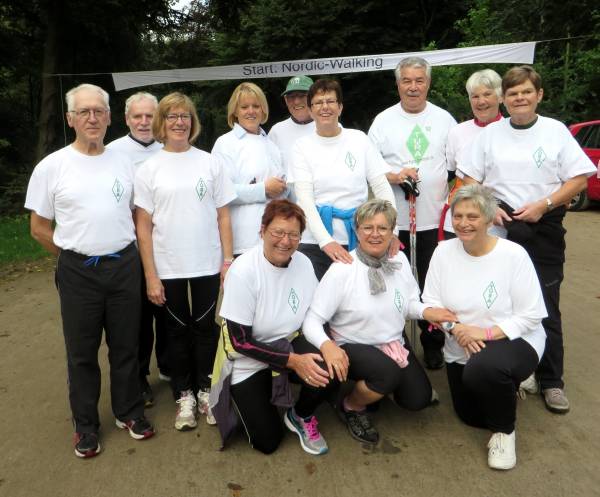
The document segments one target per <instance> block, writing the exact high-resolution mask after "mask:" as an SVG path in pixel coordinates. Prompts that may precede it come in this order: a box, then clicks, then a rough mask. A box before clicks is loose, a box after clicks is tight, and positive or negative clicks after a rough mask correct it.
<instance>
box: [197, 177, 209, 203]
mask: <svg viewBox="0 0 600 497" xmlns="http://www.w3.org/2000/svg"><path fill="white" fill-rule="evenodd" d="M206 190H207V188H206V183H205V182H204V180H203V179H202V178H200V179H199V180H198V183H197V184H196V193H197V194H198V198H199V199H200V200H202V199H203V198H204V195H205V194H206Z"/></svg>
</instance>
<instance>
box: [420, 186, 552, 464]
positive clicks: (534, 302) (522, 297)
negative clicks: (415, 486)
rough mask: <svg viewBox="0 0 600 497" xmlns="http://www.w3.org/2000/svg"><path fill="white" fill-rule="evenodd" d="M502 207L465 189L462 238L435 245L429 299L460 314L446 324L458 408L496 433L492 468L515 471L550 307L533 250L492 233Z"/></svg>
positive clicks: (456, 222) (458, 220) (458, 225)
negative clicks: (519, 414) (522, 406)
mask: <svg viewBox="0 0 600 497" xmlns="http://www.w3.org/2000/svg"><path fill="white" fill-rule="evenodd" d="M496 207H497V205H496V200H495V199H494V197H493V196H492V194H491V192H490V190H488V189H486V188H485V187H482V186H480V185H469V186H465V187H462V188H461V189H460V190H458V192H457V193H456V195H455V197H454V199H453V200H452V204H451V209H452V226H453V228H454V231H455V233H456V236H457V237H458V238H456V239H454V240H448V241H446V242H443V243H442V244H441V245H439V246H438V247H437V249H436V250H435V252H434V254H433V257H432V259H431V263H430V265H429V271H428V273H427V280H426V284H425V290H424V292H423V301H424V302H426V303H429V304H431V305H440V306H445V307H447V308H448V309H451V310H452V311H453V312H454V313H455V314H456V316H457V318H458V319H457V320H456V321H454V322H451V323H446V324H445V326H444V328H445V329H446V330H447V334H446V343H445V345H444V357H445V360H446V364H447V368H446V372H447V375H448V383H449V386H450V393H451V395H452V402H453V404H454V410H455V411H456V413H457V414H458V416H459V417H460V419H461V420H462V421H464V422H465V423H467V424H468V425H471V426H475V427H478V428H487V429H489V430H491V431H492V432H493V435H492V437H491V439H490V441H489V444H488V448H489V452H488V464H489V466H490V467H491V468H494V469H511V468H513V467H514V466H515V464H516V462H517V458H516V453H515V419H516V408H517V405H516V402H517V390H518V388H519V384H520V382H521V381H523V380H524V379H525V378H527V377H528V376H529V375H530V374H531V373H532V372H533V371H535V369H536V367H537V365H538V363H539V361H540V357H542V353H543V352H544V344H545V341H546V335H545V333H544V329H543V328H542V325H541V322H542V319H543V318H544V317H545V316H546V308H545V307H544V300H543V298H542V292H541V289H540V284H539V282H538V278H537V276H536V273H535V269H534V267H533V264H532V262H531V260H530V259H529V256H528V255H527V252H525V250H524V249H523V248H522V247H521V246H519V245H517V244H516V243H513V242H510V241H508V240H504V239H499V238H496V237H495V236H491V235H489V234H488V228H489V227H490V226H491V225H492V221H493V219H494V216H495V214H496Z"/></svg>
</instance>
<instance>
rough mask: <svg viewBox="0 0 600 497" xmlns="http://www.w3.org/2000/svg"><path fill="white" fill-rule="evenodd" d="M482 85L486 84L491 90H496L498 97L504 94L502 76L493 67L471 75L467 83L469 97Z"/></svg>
mask: <svg viewBox="0 0 600 497" xmlns="http://www.w3.org/2000/svg"><path fill="white" fill-rule="evenodd" d="M480 86H485V87H486V88H489V89H490V90H494V91H495V92H496V95H497V96H498V97H501V96H502V78H501V77H500V75H499V74H498V73H497V72H496V71H494V70H492V69H482V70H481V71H477V72H474V73H473V74H471V76H469V79H467V84H466V85H465V87H466V88H467V93H468V94H469V97H470V96H471V95H472V94H473V92H474V91H475V90H476V89H477V88H479V87H480Z"/></svg>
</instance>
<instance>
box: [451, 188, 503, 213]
mask: <svg viewBox="0 0 600 497" xmlns="http://www.w3.org/2000/svg"><path fill="white" fill-rule="evenodd" d="M466 200H468V201H470V202H473V203H474V204H475V205H476V206H477V207H478V208H479V212H481V214H483V217H484V218H485V220H486V222H488V223H491V222H492V221H493V220H494V217H495V216H496V208H497V207H498V201H497V200H496V198H495V197H494V195H493V194H492V190H490V189H489V188H486V187H485V186H483V185H480V184H478V183H473V184H471V185H465V186H463V187H461V188H460V189H459V190H458V191H457V192H456V193H455V194H454V198H453V199H452V202H450V210H451V212H452V213H453V214H454V207H455V206H456V204H458V203H459V202H464V201H466Z"/></svg>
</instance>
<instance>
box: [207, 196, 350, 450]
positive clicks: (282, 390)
mask: <svg viewBox="0 0 600 497" xmlns="http://www.w3.org/2000/svg"><path fill="white" fill-rule="evenodd" d="M305 223H306V222H305V218H304V213H303V212H302V209H300V207H298V206H297V205H296V204H294V203H292V202H290V201H289V200H272V201H271V202H269V203H268V204H267V206H266V208H265V211H264V213H263V216H262V219H261V227H260V237H261V238H262V241H263V243H262V244H260V245H256V246H255V247H254V248H252V249H251V250H249V251H248V252H245V253H244V254H242V255H241V256H240V257H238V258H236V260H235V261H234V263H233V264H232V266H231V268H230V270H229V271H228V273H227V277H226V279H225V288H224V294H223V303H222V305H221V317H223V319H224V320H225V321H226V326H227V331H228V336H227V338H228V340H226V341H228V342H230V343H231V346H232V348H233V351H231V352H229V353H228V354H227V359H225V360H224V363H223V365H222V367H221V368H219V370H218V372H217V373H216V374H214V375H213V379H214V380H213V381H217V380H216V379H217V377H218V383H219V386H218V387H217V386H216V385H215V386H213V391H212V394H211V405H213V406H214V413H215V416H216V418H217V422H218V424H219V429H220V430H221V434H222V437H223V439H224V440H225V439H227V437H228V435H229V434H230V433H231V431H232V429H233V428H232V427H231V426H230V420H231V416H232V415H231V412H232V411H231V410H232V409H233V406H235V412H237V414H238V415H239V417H240V418H241V421H242V424H243V426H244V428H245V430H246V433H247V435H248V439H249V441H250V444H251V445H252V447H254V448H255V449H257V450H259V451H260V452H263V453H265V454H270V453H271V452H273V451H275V449H277V447H278V446H279V443H280V442H281V440H282V438H283V433H284V430H283V423H282V421H281V417H280V416H279V411H278V409H277V406H280V407H287V408H288V410H287V412H286V414H285V415H284V422H285V425H286V426H287V427H288V429H290V430H291V431H292V432H294V433H296V434H297V435H298V437H299V438H300V444H301V446H302V448H303V449H304V450H305V451H306V452H308V453H310V454H315V455H318V454H324V453H325V452H327V450H328V449H327V443H326V442H325V439H324V438H323V437H322V436H321V434H320V433H319V430H318V428H317V424H318V423H317V419H316V417H315V416H314V412H315V409H316V408H317V406H318V405H319V404H320V403H321V401H322V400H323V399H324V397H325V396H326V395H327V393H328V386H330V385H331V384H332V383H331V381H330V374H331V371H329V372H328V371H327V370H325V369H324V365H323V362H322V361H323V360H322V358H321V356H320V354H319V351H318V350H317V349H316V348H315V347H312V346H311V345H310V344H309V343H308V342H306V340H305V339H304V338H303V337H302V336H301V335H298V333H297V331H298V330H299V329H300V327H301V325H302V321H303V320H304V316H305V315H306V311H307V309H308V306H309V305H310V302H311V300H312V297H313V293H314V290H315V288H316V286H317V279H316V278H315V273H314V271H313V269H312V266H311V263H310V261H309V260H308V259H307V258H306V256H304V255H303V254H301V253H297V252H296V249H297V247H298V243H299V242H300V237H301V235H302V232H303V231H304V227H305ZM344 360H345V359H344ZM217 363H218V362H217ZM345 364H347V360H345ZM217 367H218V366H217ZM288 378H289V379H290V380H292V381H294V382H296V383H300V384H301V389H300V396H299V398H298V400H297V402H296V403H295V405H294V403H293V402H292V401H291V396H290V392H289V382H288ZM277 392H278V393H277ZM215 398H216V399H215ZM229 398H230V399H231V400H233V402H229V401H228V400H227V399H229ZM292 406H293V407H292ZM234 418H235V416H234Z"/></svg>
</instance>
